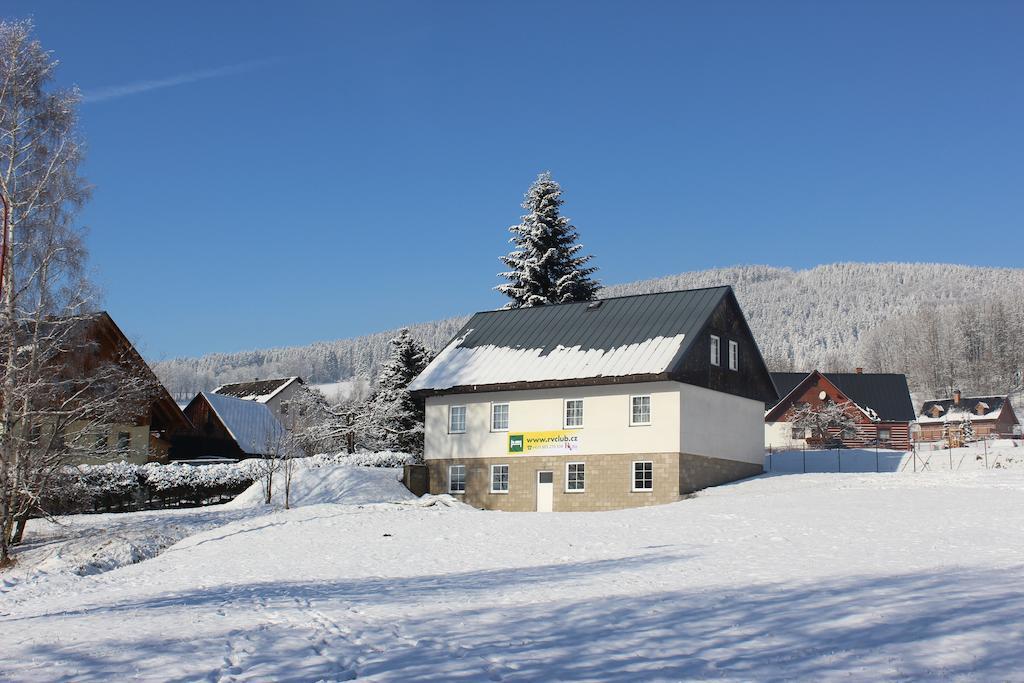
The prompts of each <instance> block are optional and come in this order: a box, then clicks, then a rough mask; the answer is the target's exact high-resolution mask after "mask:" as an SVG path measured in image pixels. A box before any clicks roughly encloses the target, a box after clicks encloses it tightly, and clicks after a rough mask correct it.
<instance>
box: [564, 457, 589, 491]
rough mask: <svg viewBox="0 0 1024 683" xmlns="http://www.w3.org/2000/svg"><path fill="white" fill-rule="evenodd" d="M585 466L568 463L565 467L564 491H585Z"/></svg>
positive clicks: (580, 463) (577, 463)
mask: <svg viewBox="0 0 1024 683" xmlns="http://www.w3.org/2000/svg"><path fill="white" fill-rule="evenodd" d="M586 475H587V466H586V465H584V464H583V463H582V462H570V463H567V464H566V466H565V490H566V491H577V492H579V491H585V490H586V483H587V482H586Z"/></svg>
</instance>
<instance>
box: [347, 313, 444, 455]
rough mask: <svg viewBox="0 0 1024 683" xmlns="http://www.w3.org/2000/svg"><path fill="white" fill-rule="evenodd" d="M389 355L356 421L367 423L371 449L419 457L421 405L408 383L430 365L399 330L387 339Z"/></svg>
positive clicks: (423, 351) (427, 356) (405, 332)
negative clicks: (390, 338) (414, 397)
mask: <svg viewBox="0 0 1024 683" xmlns="http://www.w3.org/2000/svg"><path fill="white" fill-rule="evenodd" d="M391 345H392V346H391V356H390V358H388V360H387V362H386V363H385V364H384V367H383V368H382V369H381V374H380V381H379V386H378V389H377V393H376V394H374V395H373V397H372V398H371V399H370V400H369V401H368V402H367V410H366V411H365V412H364V414H363V415H362V416H361V419H360V421H361V422H363V423H366V422H368V423H369V424H368V429H360V431H361V432H364V433H368V435H369V437H370V439H371V443H370V444H367V445H370V446H371V447H372V448H374V450H389V451H401V452H403V453H411V454H413V455H416V456H420V455H422V454H423V406H422V405H420V403H419V402H418V401H416V400H415V399H413V397H412V396H411V395H410V393H409V384H410V383H411V382H412V381H413V379H415V378H416V376H417V375H418V374H420V373H421V372H423V368H425V367H427V363H429V362H430V354H429V353H428V352H427V350H426V348H424V346H423V345H422V344H420V343H419V342H418V341H416V340H415V339H413V337H412V335H411V334H410V333H409V330H408V328H403V329H402V330H401V331H400V332H399V333H398V336H397V337H395V338H394V339H392V340H391Z"/></svg>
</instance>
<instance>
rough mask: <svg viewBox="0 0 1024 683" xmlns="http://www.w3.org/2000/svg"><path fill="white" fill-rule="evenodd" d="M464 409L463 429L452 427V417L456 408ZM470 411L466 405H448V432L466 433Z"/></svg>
mask: <svg viewBox="0 0 1024 683" xmlns="http://www.w3.org/2000/svg"><path fill="white" fill-rule="evenodd" d="M458 408H461V409H462V429H452V417H453V416H454V414H455V411H456V409H458ZM468 413H469V411H468V410H466V406H461V405H460V406H448V433H449V434H465V433H466V422H467V417H468Z"/></svg>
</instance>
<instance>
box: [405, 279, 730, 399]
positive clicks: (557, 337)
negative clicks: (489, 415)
mask: <svg viewBox="0 0 1024 683" xmlns="http://www.w3.org/2000/svg"><path fill="white" fill-rule="evenodd" d="M726 296H730V297H731V296H732V290H731V288H730V287H711V288H706V289H689V290H681V291H675V292H660V293H656V294H640V295H633V296H623V297H615V298H609V299H599V300H597V301H593V302H580V303H569V304H556V305H548V306H536V307H531V308H516V309H503V310H498V311H486V312H482V313H477V314H476V315H474V316H473V317H472V318H470V320H469V321H468V322H467V323H466V324H465V325H464V326H463V328H462V329H461V330H459V332H458V333H457V334H456V335H455V338H454V339H452V340H451V341H450V342H449V343H448V345H447V346H445V348H444V349H442V350H441V352H440V353H439V354H438V355H437V357H436V358H434V360H433V361H431V363H430V364H429V365H428V366H427V367H426V369H425V370H424V371H423V372H422V373H421V374H420V375H419V376H418V377H417V378H416V379H415V380H413V382H412V384H411V385H410V387H409V388H410V389H411V390H413V391H417V392H424V393H429V392H439V391H446V390H454V389H458V388H464V387H495V386H498V385H505V386H507V385H520V384H524V383H537V382H556V383H557V382H566V381H583V380H597V379H598V378H613V381H614V378H619V381H627V378H633V379H635V380H639V379H654V378H657V377H663V378H668V376H669V375H671V374H672V373H673V372H674V371H676V369H677V368H678V367H679V365H680V364H681V361H682V359H683V357H684V355H686V352H687V351H688V350H689V348H690V347H691V345H692V344H693V342H694V340H695V339H696V338H697V337H698V336H699V335H700V333H701V331H702V330H703V329H704V328H705V326H706V325H707V324H708V322H709V319H710V317H711V315H712V313H713V312H714V311H715V309H716V307H717V306H718V305H719V304H720V303H721V302H722V300H723V298H725V297H726ZM724 353H725V352H724V351H723V354H724Z"/></svg>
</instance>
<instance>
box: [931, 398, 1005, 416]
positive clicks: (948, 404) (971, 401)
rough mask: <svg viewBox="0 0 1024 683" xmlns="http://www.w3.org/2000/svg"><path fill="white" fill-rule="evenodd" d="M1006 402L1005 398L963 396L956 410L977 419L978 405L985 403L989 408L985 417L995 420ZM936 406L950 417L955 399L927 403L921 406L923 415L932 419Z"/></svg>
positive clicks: (986, 409)
mask: <svg viewBox="0 0 1024 683" xmlns="http://www.w3.org/2000/svg"><path fill="white" fill-rule="evenodd" d="M1005 400H1006V397H1005V396H962V397H961V398H960V405H958V406H955V410H960V411H967V412H970V413H972V417H974V418H977V417H978V415H977V412H978V411H977V409H978V404H979V403H984V404H985V405H986V406H988V407H987V408H985V410H984V413H983V415H987V416H988V417H990V418H993V417H996V416H998V415H999V412H1000V411H1001V410H1002V409H1003V401H1005ZM935 406H941V407H942V415H948V414H949V411H950V409H953V408H954V405H953V399H951V398H942V399H937V400H934V401H925V402H924V405H922V406H921V415H922V416H927V417H931V409H932V408H933V407H935Z"/></svg>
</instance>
